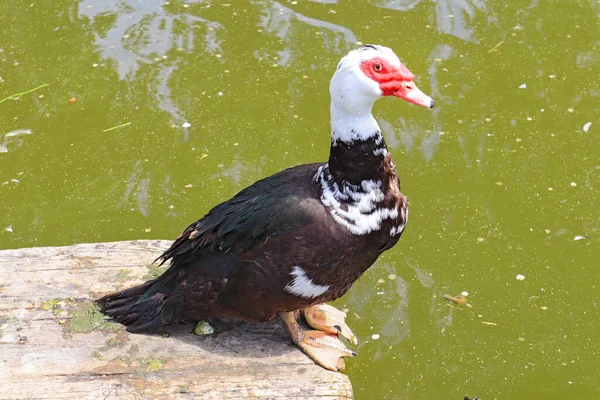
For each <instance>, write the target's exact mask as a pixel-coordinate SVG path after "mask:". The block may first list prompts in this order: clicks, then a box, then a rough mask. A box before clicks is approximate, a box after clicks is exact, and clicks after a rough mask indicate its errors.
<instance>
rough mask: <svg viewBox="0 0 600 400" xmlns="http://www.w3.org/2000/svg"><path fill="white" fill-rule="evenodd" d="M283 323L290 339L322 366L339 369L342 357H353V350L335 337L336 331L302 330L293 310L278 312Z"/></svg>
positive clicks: (340, 368)
mask: <svg viewBox="0 0 600 400" xmlns="http://www.w3.org/2000/svg"><path fill="white" fill-rule="evenodd" d="M279 315H280V317H281V319H282V320H283V322H284V323H285V325H286V327H287V329H288V331H289V332H290V335H291V336H292V340H293V341H294V343H296V345H297V346H298V347H300V348H301V349H302V351H304V352H305V353H306V355H308V356H309V357H310V358H312V359H313V360H314V361H315V362H316V363H317V364H319V365H320V366H322V367H323V368H326V369H329V370H331V371H341V370H343V369H344V367H345V363H344V357H354V356H355V355H356V353H355V352H353V351H351V350H349V349H347V348H346V346H344V344H343V343H342V342H341V341H340V340H339V339H338V338H337V334H336V333H328V332H322V331H317V330H306V331H305V330H304V329H302V327H301V326H300V325H299V324H298V321H297V320H296V317H295V314H294V312H282V313H280V314H279Z"/></svg>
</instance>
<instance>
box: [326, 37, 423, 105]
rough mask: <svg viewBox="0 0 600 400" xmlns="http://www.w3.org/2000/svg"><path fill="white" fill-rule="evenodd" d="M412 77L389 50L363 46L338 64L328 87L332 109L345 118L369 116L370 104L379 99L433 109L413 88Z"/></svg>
mask: <svg viewBox="0 0 600 400" xmlns="http://www.w3.org/2000/svg"><path fill="white" fill-rule="evenodd" d="M414 78H415V76H414V75H413V74H412V73H411V72H410V71H409V70H408V68H406V67H405V66H404V65H403V64H402V63H401V62H400V60H399V59H398V56H396V54H394V52H393V51H392V50H391V49H389V48H387V47H383V46H379V45H372V44H367V45H364V46H362V47H360V48H358V49H356V50H353V51H351V52H350V53H348V55H346V56H345V57H344V58H342V60H341V61H340V63H339V64H338V66H337V70H336V71H335V73H334V74H333V78H332V79H331V84H330V86H329V92H330V94H331V101H332V107H335V108H338V109H339V110H340V111H341V110H343V111H344V113H346V114H349V115H359V114H363V113H364V112H368V113H369V114H370V112H371V106H372V105H373V103H374V102H375V101H376V100H378V99H380V98H381V97H383V96H396V97H399V98H401V99H404V100H406V101H408V102H410V103H413V104H417V105H419V106H423V107H429V108H431V107H433V100H432V99H431V97H429V96H427V95H426V94H424V93H423V92H421V91H420V90H419V89H418V88H417V86H416V85H415V83H414V82H413V80H414Z"/></svg>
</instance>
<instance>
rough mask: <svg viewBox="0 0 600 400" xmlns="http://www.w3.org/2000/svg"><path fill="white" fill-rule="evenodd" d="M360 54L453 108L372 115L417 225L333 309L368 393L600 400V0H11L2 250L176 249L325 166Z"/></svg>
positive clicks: (0, 12) (3, 90)
mask: <svg viewBox="0 0 600 400" xmlns="http://www.w3.org/2000/svg"><path fill="white" fill-rule="evenodd" d="M361 43H378V44H383V45H386V46H388V47H391V48H392V49H394V50H395V51H396V53H397V54H398V55H399V56H400V58H401V59H402V60H403V62H404V63H405V64H406V65H407V66H408V67H409V68H410V69H411V71H412V72H413V73H414V74H415V75H416V77H417V78H416V82H417V84H418V85H419V87H420V88H421V89H422V90H423V91H424V92H426V93H427V94H429V95H431V97H433V98H434V99H435V102H436V103H435V104H436V107H435V108H434V109H433V110H428V109H425V108H421V107H416V106H413V105H410V104H408V103H406V102H404V101H401V100H399V99H390V98H386V99H383V100H381V101H379V102H378V103H377V104H376V106H375V107H374V113H375V116H376V118H377V119H378V121H379V123H380V126H381V127H382V130H383V132H384V135H385V137H386V140H387V143H388V146H389V147H390V149H391V150H392V151H393V154H394V159H395V161H396V164H397V168H398V171H399V174H400V176H401V180H402V190H403V192H404V193H405V194H406V195H407V196H408V199H409V204H410V221H409V224H408V226H407V229H406V231H405V233H404V235H403V236H402V240H401V241H400V242H399V244H398V245H397V246H396V247H394V248H393V249H392V250H391V251H389V252H387V253H385V254H384V255H383V256H382V257H381V258H380V259H379V260H378V262H377V263H376V264H375V265H374V267H373V268H371V269H370V270H369V271H368V272H367V273H366V274H365V275H364V277H362V278H361V279H360V280H359V281H358V282H357V283H356V284H355V285H354V287H353V288H352V290H350V292H349V293H348V294H347V295H346V296H345V297H343V298H341V299H339V300H338V301H337V302H336V305H337V306H338V307H340V308H348V309H349V312H348V314H349V317H348V322H349V324H350V326H351V327H352V328H353V329H354V331H355V333H356V334H357V335H358V337H359V340H360V343H359V345H358V346H357V348H355V349H356V350H357V351H358V352H359V356H358V357H357V358H355V359H351V360H349V361H348V362H347V366H348V367H347V370H346V372H347V373H348V375H349V376H350V378H351V380H352V382H353V386H354V392H355V396H356V398H357V399H415V400H416V399H427V400H430V399H461V400H462V399H463V398H464V396H469V397H471V398H472V397H475V396H477V397H479V398H481V399H482V400H489V399H528V400H529V399H561V400H564V399H597V398H600V368H599V366H600V344H599V342H600V340H599V331H600V306H599V297H600V296H599V291H600V287H599V286H600V261H599V260H600V246H599V245H598V243H599V241H600V228H599V223H600V202H599V201H598V190H599V189H600V111H599V110H600V2H599V1H597V0H587V1H563V2H561V1H537V0H532V1H522V0H516V1H509V2H504V1H499V0H493V1H486V0H436V1H420V0H364V1H350V0H345V1H342V0H339V1H338V0H318V1H317V0H315V1H302V0H299V1H281V2H275V1H268V0H264V1H238V0H231V1H229V2H225V1H189V2H186V3H184V2H181V1H177V0H174V1H159V0H148V1H146V0H144V1H133V0H129V1H95V0H83V1H79V2H76V1H64V0H57V1H52V2H50V1H47V2H46V1H44V2H42V1H39V2H23V1H3V2H1V3H0V101H1V103H0V248H2V249H7V248H19V247H33V246H54V245H70V244H74V243H80V242H98V241H116V240H129V239H153V238H161V239H167V238H174V237H176V236H177V235H178V234H179V233H180V231H181V230H182V229H183V228H184V227H186V226H187V224H188V223H190V222H192V221H195V220H196V219H198V218H199V217H201V216H203V215H204V214H205V213H206V212H207V211H208V210H209V209H210V208H211V207H212V206H213V205H215V204H217V203H218V202H221V201H223V200H226V199H228V198H229V197H231V196H232V195H234V194H235V193H236V192H238V191H239V190H241V189H242V188H244V187H246V186H247V185H250V184H252V183H253V182H254V181H256V180H258V179H260V178H262V177H265V176H267V175H270V174H273V173H275V172H277V171H279V170H281V169H283V168H286V167H289V166H293V165H297V164H302V163H308V162H314V161H325V160H326V159H327V157H328V152H329V143H330V137H329V135H330V130H329V91H328V85H329V79H330V77H331V75H332V73H333V71H334V70H335V67H336V65H337V62H338V61H339V59H340V57H341V56H343V55H344V54H345V53H347V52H348V51H349V50H351V49H353V48H356V47H357V46H358V45H360V44H361ZM46 84H47V86H43V87H41V88H39V89H38V90H35V91H33V92H30V93H27V94H23V95H22V96H18V97H17V98H9V96H11V95H12V94H14V93H19V92H25V91H28V90H29V89H35V88H38V87H39V86H42V85H46ZM5 98H8V99H6V100H2V99H5ZM121 125H123V126H121ZM113 127H117V128H115V129H110V128H113ZM463 291H466V292H468V293H469V294H468V302H469V303H470V305H471V306H472V307H466V306H456V305H455V304H454V303H450V302H448V301H446V300H444V299H443V297H442V296H443V295H452V296H454V295H457V294H459V293H461V292H463ZM377 335H379V336H377Z"/></svg>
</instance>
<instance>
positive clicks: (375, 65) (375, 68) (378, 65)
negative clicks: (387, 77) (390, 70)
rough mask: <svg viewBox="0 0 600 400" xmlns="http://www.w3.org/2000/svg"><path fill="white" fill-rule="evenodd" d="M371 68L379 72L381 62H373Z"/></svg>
mask: <svg viewBox="0 0 600 400" xmlns="http://www.w3.org/2000/svg"><path fill="white" fill-rule="evenodd" d="M373 69H374V70H375V72H380V71H381V64H379V63H377V64H373Z"/></svg>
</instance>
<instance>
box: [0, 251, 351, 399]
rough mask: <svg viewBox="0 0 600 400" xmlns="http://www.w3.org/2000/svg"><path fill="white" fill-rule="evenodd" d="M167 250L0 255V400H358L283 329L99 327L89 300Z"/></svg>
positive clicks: (138, 274)
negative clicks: (150, 331)
mask: <svg viewBox="0 0 600 400" xmlns="http://www.w3.org/2000/svg"><path fill="white" fill-rule="evenodd" d="M169 244H170V242H169V241H132V242H115V243H92V244H80V245H75V246H68V247H45V248H29V249H19V250H3V251H0V399H62V398H65V399H66V398H69V399H116V398H118V399H162V398H165V399H167V398H168V399H177V398H182V399H193V398H197V399H251V398H254V399H283V398H298V399H311V398H314V399H323V398H342V399H349V398H352V387H351V385H350V381H349V380H348V378H347V377H346V376H345V375H343V374H340V373H334V372H330V371H326V370H324V369H323V368H321V367H319V366H317V365H315V364H314V363H313V362H312V361H311V360H309V359H308V358H307V357H306V356H305V355H304V354H303V353H302V352H301V351H300V350H299V349H297V348H296V347H295V346H293V345H292V343H291V341H290V338H289V336H288V335H287V333H286V332H285V330H284V328H283V325H282V324H281V322H280V321H275V322H272V323H264V324H243V325H241V326H237V327H235V328H233V329H231V330H227V331H225V332H222V333H219V334H217V335H211V336H195V335H193V334H192V333H191V331H192V330H193V325H181V326H177V327H173V328H169V329H168V333H169V337H162V336H161V335H140V334H130V333H128V332H126V331H125V330H124V329H123V327H122V326H120V325H117V324H107V323H105V322H103V321H102V319H98V317H99V314H97V313H95V312H93V311H91V310H92V309H91V303H90V300H91V299H95V298H98V297H99V296H100V295H102V294H105V293H108V292H111V291H114V290H117V289H123V288H125V287H128V286H131V285H134V284H137V283H140V282H142V281H144V280H145V279H148V278H149V275H151V274H152V273H156V266H155V265H152V264H151V262H152V260H153V259H154V258H155V257H156V256H157V255H159V254H160V253H161V251H162V250H164V249H165V248H166V247H167V246H168V245H169Z"/></svg>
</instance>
